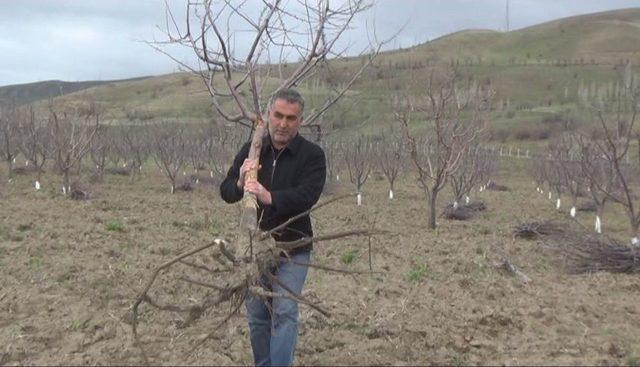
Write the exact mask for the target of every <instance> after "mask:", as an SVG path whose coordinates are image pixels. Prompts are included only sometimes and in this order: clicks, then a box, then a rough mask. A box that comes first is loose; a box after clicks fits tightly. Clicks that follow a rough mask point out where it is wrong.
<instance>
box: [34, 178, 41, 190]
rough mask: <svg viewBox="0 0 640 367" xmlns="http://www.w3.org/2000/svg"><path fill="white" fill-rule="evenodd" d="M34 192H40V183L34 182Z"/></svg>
mask: <svg viewBox="0 0 640 367" xmlns="http://www.w3.org/2000/svg"><path fill="white" fill-rule="evenodd" d="M34 186H35V188H36V191H37V190H40V182H39V181H37V180H36V182H35V184H34Z"/></svg>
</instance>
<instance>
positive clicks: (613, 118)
mask: <svg viewBox="0 0 640 367" xmlns="http://www.w3.org/2000/svg"><path fill="white" fill-rule="evenodd" d="M639 110H640V82H639V81H638V79H637V78H635V77H633V76H632V75H631V72H630V67H627V68H626V70H625V76H624V79H623V82H622V83H621V88H620V90H619V92H618V93H616V98H615V99H614V100H613V101H611V102H607V103H605V102H602V101H600V102H596V103H594V104H593V105H592V106H591V111H592V115H593V116H594V117H595V119H596V121H597V123H598V125H599V126H600V130H601V133H602V134H601V135H602V138H600V139H594V140H593V141H592V144H593V149H594V150H595V152H597V154H598V155H600V156H601V157H602V159H603V160H604V162H605V163H606V165H607V166H608V167H607V170H608V171H609V172H611V174H612V177H613V178H614V179H615V181H616V185H615V186H613V187H607V186H606V185H603V183H602V182H600V181H597V180H594V181H593V185H594V186H595V189H596V190H599V191H600V192H601V193H602V194H603V195H606V197H607V198H609V199H610V200H611V201H613V202H615V203H618V204H620V205H622V207H623V208H624V210H625V212H626V214H627V218H628V219H629V229H630V234H631V244H632V245H634V246H640V201H639V200H638V198H639V197H640V196H638V190H639V187H638V186H639V184H640V182H638V176H640V164H638V162H636V161H635V160H634V162H633V163H631V159H629V154H630V153H631V151H630V149H631V144H632V142H633V141H634V138H635V123H636V119H637V115H638V112H639ZM628 162H629V163H628Z"/></svg>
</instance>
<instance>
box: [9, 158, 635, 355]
mask: <svg viewBox="0 0 640 367" xmlns="http://www.w3.org/2000/svg"><path fill="white" fill-rule="evenodd" d="M505 172H506V171H505ZM522 175H524V173H522ZM2 177H5V176H4V175H3V176H2ZM342 177H346V176H345V175H342ZM30 180H31V178H30V177H28V176H19V177H17V178H16V180H15V181H14V182H13V183H11V184H6V183H5V184H3V185H4V186H0V192H1V193H2V195H1V196H0V365H34V364H35V365H43V364H48V365H51V364H56V365H57V364H74V365H78V364H82V365H86V364H128V365H131V364H142V363H144V360H143V359H142V357H141V353H140V350H139V349H138V348H137V347H136V346H134V344H133V340H132V334H131V328H130V326H129V324H127V323H126V322H125V319H126V317H125V316H126V315H127V313H128V311H129V308H130V307H131V305H132V303H133V301H134V300H135V298H136V295H137V294H138V292H140V290H141V289H142V288H143V286H144V283H145V282H146V281H147V279H148V278H149V276H150V275H151V270H152V269H153V268H154V267H155V266H157V265H159V264H160V263H162V262H164V261H166V260H168V259H170V258H172V257H174V256H176V255H177V254H179V253H182V252H184V251H186V250H188V249H193V248H195V247H197V246H200V245H202V244H204V243H206V242H207V241H210V240H212V239H213V238H215V237H216V236H222V237H224V238H227V239H228V240H230V241H232V242H235V243H238V244H239V245H241V244H242V241H244V239H243V238H242V236H240V235H239V234H238V232H237V228H238V217H239V209H238V207H237V206H235V205H226V204H225V203H223V202H222V201H221V199H220V198H219V197H218V194H217V189H215V188H211V187H209V188H206V187H198V188H196V189H195V190H194V191H191V192H179V193H176V194H174V195H171V194H169V186H168V184H167V183H166V181H165V180H164V179H163V177H162V176H161V175H160V174H159V173H158V172H157V171H155V170H151V169H149V170H148V172H145V174H144V175H143V176H142V177H141V179H140V180H138V181H136V182H135V183H133V184H129V183H128V181H127V178H126V177H119V176H106V178H105V182H104V183H100V184H93V185H91V186H89V190H90V191H91V196H90V197H91V199H89V200H86V201H73V200H69V199H67V198H64V197H63V196H62V195H61V194H60V193H58V192H57V190H56V189H54V186H55V187H58V186H60V185H59V181H60V178H59V177H57V176H55V175H52V174H47V175H45V177H44V179H43V187H44V189H43V190H41V191H38V192H36V191H35V190H34V189H33V188H31V187H30ZM497 181H499V182H502V183H504V184H506V185H508V186H509V188H510V189H511V191H509V192H497V191H489V192H482V193H475V198H473V199H479V200H482V201H484V202H485V203H486V204H487V210H486V211H483V212H480V213H477V215H476V216H475V217H474V218H473V219H472V220H470V221H449V220H446V219H444V218H440V219H439V228H438V230H437V231H429V230H427V229H426V223H427V211H426V201H425V199H424V198H423V197H422V196H421V194H420V192H419V190H418V189H417V188H416V187H415V184H414V182H413V181H412V179H410V178H408V177H407V178H406V179H405V180H404V181H402V182H399V183H398V184H397V187H398V189H397V190H396V192H395V197H396V198H395V199H394V200H389V199H388V196H387V191H386V190H387V188H386V184H385V182H384V181H371V182H370V183H367V186H366V187H365V195H364V200H363V201H364V203H363V206H360V207H357V206H356V205H355V198H353V200H345V201H341V202H338V203H336V204H335V205H332V206H329V207H326V208H322V209H320V210H319V211H318V212H316V213H315V214H314V215H313V218H314V222H315V229H316V232H317V233H318V234H328V233H331V232H334V231H339V230H344V229H347V228H359V227H368V226H369V225H370V223H371V222H373V221H375V224H376V226H377V227H378V228H380V229H385V230H388V231H391V232H392V234H390V235H385V236H380V237H376V238H374V239H373V241H372V247H373V253H372V258H373V269H374V271H376V273H373V274H366V275H355V276H352V275H344V274H337V273H329V272H326V271H323V270H317V269H311V270H310V272H309V276H308V278H307V283H306V286H305V290H304V294H305V295H306V296H307V297H308V298H310V299H313V300H316V301H318V302H319V304H320V305H322V306H323V307H324V308H326V309H328V310H329V311H330V312H331V314H332V316H331V317H330V318H325V317H324V316H322V315H321V314H319V313H317V312H316V311H314V310H312V309H310V308H309V307H307V306H304V305H302V306H301V320H300V338H299V342H298V349H297V356H296V362H297V363H299V364H304V365H346V364H360V365H369V364H393V365H403V364H406V365H414V364H449V365H466V364H490V365H498V364H505V365H532V364H545V365H547V364H553V365H585V364H586V365H612V364H634V363H635V364H637V363H639V362H640V347H639V346H640V307H638V304H640V278H639V277H638V275H625V274H608V273H596V274H589V275H568V274H566V273H565V272H564V271H563V269H562V267H560V266H559V265H558V264H559V263H561V260H562V259H557V258H554V257H553V256H552V255H551V254H549V253H547V252H546V251H544V250H543V249H542V247H541V246H540V244H539V243H537V242H536V241H527V240H523V239H515V238H513V236H512V234H511V231H512V228H513V226H514V225H515V224H516V223H517V220H527V219H552V218H559V217H562V216H564V215H566V214H564V213H559V212H557V211H556V210H555V209H554V204H555V202H553V203H552V202H550V201H548V200H545V195H540V194H538V193H537V192H536V191H535V187H534V186H532V184H531V182H530V180H529V179H528V178H526V177H525V176H522V177H520V176H511V175H507V174H506V173H505V174H503V175H501V176H500V177H498V178H497ZM349 190H351V187H349V186H347V185H346V184H342V185H339V187H338V188H337V190H336V192H346V191H349ZM446 196H447V194H446V193H443V196H442V199H443V200H442V206H444V203H445V200H444V199H445V198H446ZM579 215H583V216H584V217H585V223H590V220H591V219H589V218H590V216H591V215H592V214H591V213H585V214H582V213H579ZM205 216H208V217H209V221H210V222H209V223H207V222H206V220H205ZM611 230H614V231H615V230H618V228H617V227H615V226H613V225H612V228H611ZM349 251H353V252H354V253H355V258H354V260H353V261H352V262H350V263H345V261H344V258H345V257H344V256H343V255H344V254H345V253H347V252H349ZM503 257H508V258H509V260H510V261H511V262H512V263H513V264H514V265H516V266H517V267H518V268H519V269H520V270H521V271H522V272H524V273H525V274H526V275H527V276H528V277H530V278H531V282H529V283H527V284H523V283H522V282H521V281H520V280H519V279H518V278H517V277H512V276H510V275H508V274H507V273H504V272H503V271H501V270H500V269H499V268H498V267H497V264H499V262H500V260H501V259H502V258H503ZM313 258H314V261H316V262H318V263H321V264H325V265H329V266H333V267H341V268H347V269H351V270H360V271H366V270H368V266H369V265H368V253H367V240H366V238H364V239H363V238H349V239H343V240H337V241H333V242H328V243H319V244H317V245H316V249H315V251H314V255H313ZM184 271H193V270H187V269H185V268H179V269H178V270H176V272H175V273H173V274H168V275H166V276H164V277H163V278H162V279H163V280H162V282H161V283H160V286H159V287H158V289H157V291H155V292H154V293H153V294H154V296H158V297H159V298H161V299H164V300H174V301H179V302H182V303H188V302H190V299H194V298H198V297H199V296H201V295H202V292H200V293H198V292H197V291H196V290H194V289H193V288H192V287H189V286H187V285H184V284H180V283H179V282H176V281H174V280H173V279H175V278H176V277H177V275H179V274H181V273H180V272H184ZM142 311H143V312H142V320H141V326H140V333H141V337H142V342H143V345H144V348H145V350H146V351H147V352H148V353H149V357H150V362H151V363H153V364H163V365H174V364H194V365H202V364H207V365H211V364H214V365H237V364H243V365H249V364H251V363H252V357H251V348H250V345H249V337H248V327H247V325H246V321H245V314H244V309H242V311H241V313H240V314H239V315H237V316H235V317H233V318H232V319H231V320H230V322H228V323H227V324H226V325H225V326H223V327H221V328H220V330H217V331H216V334H215V336H214V338H213V339H212V340H210V341H208V342H207V343H206V344H205V345H203V346H202V347H200V348H199V349H198V350H197V351H196V352H195V353H193V354H188V351H189V350H190V348H191V347H192V346H193V345H194V344H195V343H196V342H197V341H198V340H199V339H200V338H202V337H203V336H204V335H206V334H208V333H210V332H211V331H213V330H212V328H213V326H214V325H216V324H217V322H218V321H219V320H220V319H221V318H222V317H224V316H225V314H226V312H228V307H226V306H225V307H222V308H219V309H216V310H213V311H212V312H209V313H208V314H206V315H205V316H204V317H203V318H201V319H200V320H199V321H198V322H197V323H196V324H195V325H193V326H191V327H188V328H183V329H181V328H179V327H177V325H178V322H177V321H179V320H180V319H181V317H182V316H181V315H179V314H172V313H168V312H159V311H157V310H154V309H151V308H150V307H149V306H143V308H142Z"/></svg>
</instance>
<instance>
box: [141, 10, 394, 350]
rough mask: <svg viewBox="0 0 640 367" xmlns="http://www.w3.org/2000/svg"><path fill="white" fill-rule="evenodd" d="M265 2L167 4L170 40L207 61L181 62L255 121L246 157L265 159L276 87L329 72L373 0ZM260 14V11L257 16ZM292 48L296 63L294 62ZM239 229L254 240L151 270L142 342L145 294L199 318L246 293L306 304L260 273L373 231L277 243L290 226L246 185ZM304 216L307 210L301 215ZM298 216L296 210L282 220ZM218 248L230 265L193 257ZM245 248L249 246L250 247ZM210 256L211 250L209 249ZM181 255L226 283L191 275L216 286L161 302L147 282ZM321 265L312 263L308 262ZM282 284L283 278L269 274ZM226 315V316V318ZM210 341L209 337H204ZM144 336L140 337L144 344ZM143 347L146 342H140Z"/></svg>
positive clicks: (239, 122) (240, 121)
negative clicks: (263, 225) (271, 222)
mask: <svg viewBox="0 0 640 367" xmlns="http://www.w3.org/2000/svg"><path fill="white" fill-rule="evenodd" d="M255 4H256V5H258V6H260V7H261V10H260V11H257V12H255V10H256V9H252V11H248V10H247V9H248V8H250V7H245V6H244V3H240V4H236V3H235V2H232V1H221V2H214V1H209V0H205V1H203V2H188V4H187V9H186V10H187V11H186V20H185V22H186V24H185V26H180V25H178V22H177V21H176V18H175V17H174V15H173V13H172V12H171V11H169V10H167V19H168V22H167V23H168V24H167V37H168V41H167V43H170V44H173V45H179V46H184V47H187V48H190V49H192V50H193V52H194V53H195V55H196V56H197V58H198V61H199V64H200V69H195V68H192V67H191V66H189V65H187V64H185V63H182V62H180V61H179V60H177V59H175V58H173V57H172V58H173V59H174V60H175V61H176V62H178V63H179V64H181V65H182V67H184V68H186V69H188V70H190V71H191V72H192V73H194V74H196V75H197V76H198V77H200V78H201V79H202V81H203V82H204V86H205V88H206V89H207V91H208V92H209V94H210V97H211V102H212V105H213V108H214V110H215V112H216V113H217V114H218V115H219V116H220V117H221V118H223V119H224V120H226V121H228V122H231V123H234V124H235V126H237V127H238V128H242V127H243V126H244V127H249V128H251V130H252V137H251V147H250V151H249V157H248V158H249V159H253V160H254V161H255V162H256V163H258V164H259V162H258V161H259V155H260V154H259V153H260V149H261V143H262V138H263V137H264V136H265V134H266V130H267V129H266V124H265V117H264V116H265V115H266V111H265V105H266V103H267V102H268V101H269V99H270V98H269V97H270V96H271V95H272V92H274V91H277V90H279V89H285V88H290V87H296V86H300V83H301V82H303V81H305V80H306V79H309V78H311V77H317V76H318V75H317V74H319V73H322V67H323V66H324V65H326V63H327V62H328V59H329V58H338V57H340V56H343V55H342V52H341V51H338V50H337V48H338V46H337V42H338V39H339V38H340V37H341V36H342V35H343V34H344V33H345V32H346V31H347V30H348V29H349V27H350V26H351V24H352V22H353V20H354V17H355V16H356V15H357V14H359V13H361V12H362V11H364V10H366V9H367V8H368V7H369V6H370V4H368V3H367V2H365V1H363V0H347V1H342V2H340V3H339V4H338V5H334V6H330V4H329V2H328V1H318V2H317V3H316V2H314V3H307V2H300V3H294V4H289V3H287V7H286V9H285V6H284V2H282V1H280V0H272V1H264V2H260V3H255ZM256 14H257V15H256ZM236 36H238V37H241V38H243V39H248V41H247V42H241V43H242V44H246V45H249V46H248V48H246V49H245V48H236V47H235V44H236V42H234V40H235V39H236ZM150 44H151V46H152V47H154V48H156V49H157V50H159V51H160V52H163V53H165V54H167V55H168V56H169V57H171V55H170V53H169V52H168V51H165V50H164V49H163V43H157V42H156V43H150ZM381 46H382V44H378V45H377V46H375V47H373V48H368V49H367V51H368V52H370V53H369V54H368V55H367V57H366V62H365V63H363V64H359V65H358V66H357V67H355V68H354V69H353V70H352V71H353V72H352V74H351V75H350V77H349V78H347V80H345V81H344V83H342V84H341V85H340V87H339V88H334V89H327V90H325V91H324V93H325V95H326V99H325V100H324V101H323V102H322V103H320V104H319V105H318V106H310V107H309V108H308V110H309V111H311V112H310V113H309V114H308V115H307V116H306V117H305V120H304V122H303V126H315V130H316V131H317V130H319V129H320V127H319V126H318V121H320V117H321V116H322V115H323V114H324V113H325V112H326V111H327V110H328V109H329V108H330V107H331V106H333V105H334V104H335V103H336V102H337V101H338V100H339V99H340V98H341V97H342V96H343V95H344V94H345V92H346V91H347V90H348V89H349V88H350V87H351V86H352V85H353V83H354V82H355V81H356V79H357V78H358V77H359V76H360V75H361V73H362V72H363V70H364V69H365V68H366V67H367V66H368V65H369V64H370V63H371V62H372V60H373V59H374V57H375V56H376V55H377V53H378V51H379V50H380V47H381ZM292 57H295V58H296V60H298V61H297V62H289V61H288V60H290V59H291V58H292ZM258 164H256V165H255V167H256V168H255V169H254V170H253V171H252V172H248V174H247V175H246V178H245V179H246V180H256V179H257V167H258ZM241 205H242V214H241V220H240V222H241V231H242V232H243V233H249V236H248V241H247V243H242V244H238V243H236V244H233V245H231V244H228V243H227V242H225V241H223V240H222V239H216V240H214V241H213V242H211V243H210V244H208V245H205V246H202V247H200V248H198V249H195V250H193V251H189V252H187V253H185V254H183V255H180V256H178V257H176V258H175V259H173V260H171V261H169V262H167V263H165V264H162V265H160V266H158V267H157V268H156V271H155V272H154V275H153V276H152V279H151V280H150V282H149V283H148V284H147V286H146V288H145V289H144V290H143V292H142V293H141V294H140V296H139V297H138V298H137V299H136V302H135V304H134V306H133V309H132V316H133V317H132V319H131V324H132V327H133V331H134V336H135V339H136V341H138V333H137V325H138V317H137V315H138V308H139V306H140V305H141V304H142V303H143V302H144V303H147V304H149V305H151V306H155V307H156V308H158V309H161V310H166V311H183V312H185V313H186V314H187V320H186V322H185V323H186V324H189V322H190V321H193V320H196V319H197V318H198V317H199V316H200V315H202V314H203V312H204V311H206V310H208V309H210V308H212V307H215V306H217V305H219V304H220V303H222V302H227V301H232V304H233V307H232V312H231V314H233V313H234V312H235V311H237V310H238V307H239V306H240V305H241V304H242V301H243V300H244V299H245V298H246V297H247V296H248V295H249V294H252V295H254V296H257V297H260V298H263V299H266V298H272V297H288V298H292V299H294V300H296V301H298V302H302V303H306V304H309V305H310V306H311V307H313V308H315V309H319V308H318V306H316V305H314V304H313V303H312V302H309V301H307V300H305V299H303V298H302V297H301V296H299V295H295V294H292V292H288V293H287V294H274V293H272V292H271V291H270V290H268V289H265V288H262V287H261V286H260V285H259V282H258V280H259V279H260V277H262V276H266V277H269V276H270V275H271V273H270V269H271V268H272V267H273V266H274V265H276V264H277V261H279V260H278V259H279V258H281V257H282V256H285V257H286V256H287V252H288V251H289V250H291V249H295V248H297V247H299V246H302V245H304V244H307V243H309V242H311V241H313V242H314V243H315V242H320V241H322V240H328V239H335V238H341V237H346V236H352V235H370V234H371V233H372V231H371V230H350V231H345V232H341V233H336V234H330V235H325V236H316V237H314V238H302V239H300V240H298V241H295V242H289V243H275V242H274V241H273V240H272V238H271V233H272V232H273V231H275V230H279V229H281V228H283V227H282V226H278V227H276V228H274V229H272V230H271V231H269V232H266V233H264V232H260V230H259V229H258V225H257V200H256V197H255V196H254V195H252V194H249V193H246V192H245V194H244V198H243V200H242V204H241ZM300 215H304V213H303V214H300ZM300 215H296V216H294V217H293V218H291V219H289V221H287V222H286V223H285V224H284V225H286V224H288V223H290V222H291V221H293V220H295V219H296V218H297V217H299V216H300ZM231 246H233V247H236V248H238V249H239V250H240V249H242V248H244V251H245V253H244V254H245V255H234V254H233V253H232V252H231V251H230V250H229V248H230V247H231ZM214 247H215V248H216V250H215V251H214V254H213V256H214V258H215V259H217V262H218V263H219V264H220V265H222V266H223V268H222V269H213V268H211V267H209V266H208V265H207V264H206V263H196V262H194V261H193V259H195V258H196V257H197V256H198V255H201V254H203V251H205V250H207V249H210V248H214ZM247 253H248V255H247ZM209 258H210V257H209ZM178 263H182V264H185V265H187V266H189V267H190V268H192V269H194V271H196V270H199V271H207V272H208V273H209V274H216V275H220V274H221V273H222V274H223V275H224V279H227V281H224V282H223V279H218V280H220V281H221V282H223V283H222V284H212V283H210V282H205V281H201V280H196V279H191V278H184V277H182V278H181V279H182V280H184V281H187V282H188V283H189V284H190V285H194V286H198V287H200V289H204V290H208V291H209V292H213V294H212V295H208V296H205V297H204V298H203V300H202V301H201V302H200V303H199V304H197V305H195V306H194V305H186V306H179V305H167V304H165V305H163V304H161V303H160V302H158V301H155V300H153V299H152V297H151V296H150V290H151V289H150V288H151V286H152V285H153V284H154V281H155V279H156V277H157V276H158V274H159V273H161V272H163V271H165V270H167V269H168V268H170V267H172V266H173V265H175V264H178ZM308 265H309V266H314V264H308ZM272 280H273V282H274V283H277V279H272ZM226 320H228V317H227V318H223V319H222V320H221V322H225V321H226ZM205 340H206V338H205ZM138 345H140V344H139V343H138ZM140 347H141V349H142V346H141V345H140Z"/></svg>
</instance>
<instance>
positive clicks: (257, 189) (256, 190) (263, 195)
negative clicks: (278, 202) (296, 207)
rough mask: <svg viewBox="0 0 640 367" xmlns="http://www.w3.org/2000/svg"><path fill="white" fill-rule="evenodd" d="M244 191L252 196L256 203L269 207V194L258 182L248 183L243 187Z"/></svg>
mask: <svg viewBox="0 0 640 367" xmlns="http://www.w3.org/2000/svg"><path fill="white" fill-rule="evenodd" d="M244 191H245V192H248V193H251V194H254V195H255V196H256V199H258V202H260V203H262V204H264V205H271V193H270V192H269V191H267V189H265V188H264V186H262V185H261V184H260V182H258V181H249V182H247V184H246V185H244Z"/></svg>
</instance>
